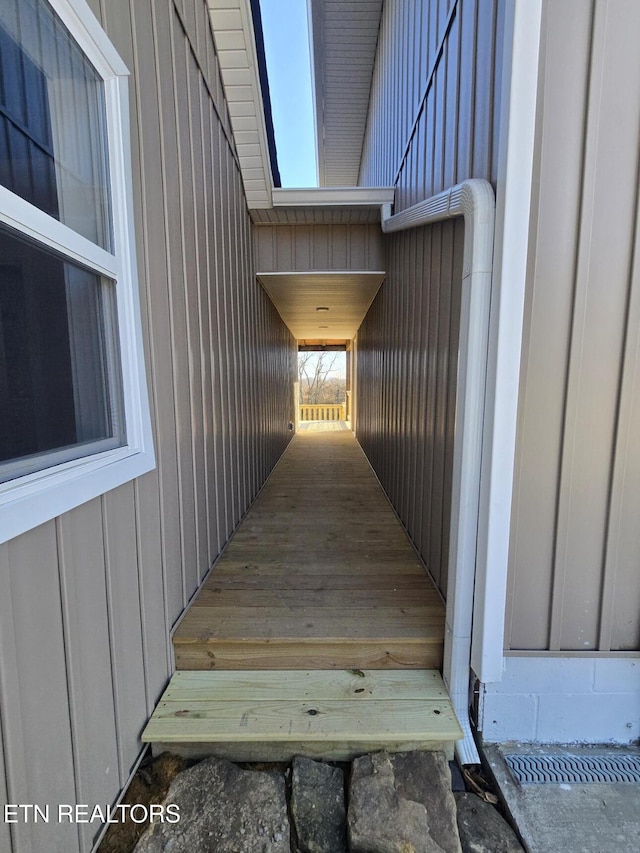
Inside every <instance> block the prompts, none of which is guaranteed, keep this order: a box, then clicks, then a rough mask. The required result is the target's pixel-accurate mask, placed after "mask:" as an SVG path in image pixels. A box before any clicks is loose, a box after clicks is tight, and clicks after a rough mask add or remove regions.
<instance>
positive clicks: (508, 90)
mask: <svg viewBox="0 0 640 853" xmlns="http://www.w3.org/2000/svg"><path fill="white" fill-rule="evenodd" d="M509 12H510V14H511V16H512V19H511V21H510V22H508V23H511V24H512V32H513V36H512V39H511V49H510V51H506V55H507V57H508V58H507V62H510V65H508V66H507V68H506V70H505V72H504V91H503V97H502V103H503V112H502V116H501V128H502V133H501V139H500V156H499V173H498V183H497V198H496V247H495V274H494V283H493V294H494V296H493V299H492V304H491V319H490V337H489V354H488V370H487V392H486V399H487V410H486V412H485V431H484V445H483V450H482V478H481V495H480V519H479V530H478V566H477V571H476V576H477V582H476V591H475V604H474V614H473V644H472V652H471V665H472V668H473V670H474V672H475V673H476V675H477V677H478V678H479V679H480V681H482V682H494V681H500V679H501V678H502V672H503V649H504V625H505V611H506V598H507V573H508V567H509V540H510V531H511V502H512V493H513V476H514V466H515V450H516V427H517V416H518V388H519V382H520V357H521V349H522V328H523V318H524V300H525V287H526V279H527V259H528V253H529V224H530V212H531V191H532V183H533V157H534V141H535V139H534V137H535V124H536V106H537V90H538V66H539V54H540V32H541V19H542V3H541V0H528V2H526V3H518V2H513V0H512V2H511V4H510V7H509ZM509 53H510V54H511V55H510V56H509Z"/></svg>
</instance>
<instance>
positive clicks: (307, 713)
mask: <svg viewBox="0 0 640 853" xmlns="http://www.w3.org/2000/svg"><path fill="white" fill-rule="evenodd" d="M461 736H462V732H461V730H460V727H459V725H458V722H457V720H456V718H455V714H454V713H453V710H452V708H451V703H450V702H449V699H448V696H447V692H446V690H445V688H444V685H443V683H442V679H441V677H440V674H439V673H437V672H425V671H421V672H415V671H411V670H408V671H407V670H405V671H391V672H384V671H376V670H356V671H344V672H328V671H327V670H322V671H315V672H314V671H305V672H281V671H270V672H265V671H251V672H247V673H237V672H214V673H210V672H176V673H175V675H174V676H173V678H172V679H171V682H170V684H169V686H168V687H167V689H166V691H165V693H164V695H163V696H162V699H161V700H160V702H159V704H158V707H157V708H156V711H155V712H154V715H153V717H152V719H151V720H150V722H149V724H148V726H147V728H146V730H145V731H144V733H143V736H142V739H143V741H145V742H152V743H154V751H155V752H156V753H158V752H161V751H163V750H164V749H169V750H171V751H172V752H178V753H181V754H184V755H189V756H193V757H197V756H201V755H206V754H209V753H212V752H213V753H214V754H216V755H218V756H220V757H228V758H231V759H232V760H234V761H270V760H277V761H289V760H291V758H293V756H295V755H310V756H320V757H323V758H333V759H338V760H347V759H350V758H353V757H354V756H356V755H360V754H362V753H363V752H370V751H374V750H378V749H390V750H404V749H424V750H428V749H438V750H444V751H445V752H447V753H448V754H449V755H451V752H452V747H453V742H454V741H455V740H457V739H458V738H459V737H461Z"/></svg>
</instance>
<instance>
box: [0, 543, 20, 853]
mask: <svg viewBox="0 0 640 853" xmlns="http://www.w3.org/2000/svg"><path fill="white" fill-rule="evenodd" d="M3 548H4V546H2V545H0V566H3V565H6V548H4V552H3ZM2 576H3V577H5V574H4V573H3V574H2ZM3 693H4V688H3V686H2V668H0V696H2V695H3ZM2 710H3V709H2V702H1V701H0V802H1V803H3V804H4V803H7V804H8V803H15V802H17V801H16V800H14V799H9V790H8V788H7V774H6V769H5V768H6V760H5V755H4V740H5V734H4V725H3V722H2ZM0 847H1V848H2V850H6V851H7V853H11V851H12V850H13V849H14V848H13V847H12V842H11V829H10V826H9V824H8V823H5V821H4V820H3V821H2V822H1V823H0Z"/></svg>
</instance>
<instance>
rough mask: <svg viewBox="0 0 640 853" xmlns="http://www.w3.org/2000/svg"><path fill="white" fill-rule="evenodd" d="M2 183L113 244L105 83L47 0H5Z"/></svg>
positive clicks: (0, 47) (0, 38)
mask: <svg viewBox="0 0 640 853" xmlns="http://www.w3.org/2000/svg"><path fill="white" fill-rule="evenodd" d="M0 184H2V185H3V186H5V187H7V188H8V189H10V190H11V191H12V192H14V193H16V194H17V195H19V196H21V197H22V198H24V199H26V200H27V201H29V202H31V204H34V205H35V206H36V207H38V208H40V210H43V211H44V212H45V213H48V214H49V215H50V216H53V217H55V218H56V219H59V220H60V221H61V222H63V223H64V224H65V225H68V226H69V227H70V228H72V229H73V230H74V231H77V232H78V233H79V234H81V235H82V236H83V237H86V238H87V239H89V240H91V241H92V242H94V243H97V244H98V245H99V246H101V247H102V248H104V249H107V250H108V251H111V243H112V239H111V219H110V200H109V175H108V158H107V133H106V113H105V103H104V83H103V81H102V79H101V78H100V76H99V75H98V74H97V72H96V70H95V69H94V68H93V66H92V65H91V63H90V62H89V61H88V60H87V58H86V57H85V56H84V54H83V53H82V51H81V50H80V48H79V47H78V45H77V43H76V42H75V40H74V39H73V38H72V36H71V35H70V33H69V32H68V30H67V29H66V27H65V26H64V25H63V24H62V22H61V21H60V19H59V18H58V16H57V15H56V14H55V12H54V11H53V10H52V9H51V7H50V6H49V4H48V3H46V2H45V0H2V2H0Z"/></svg>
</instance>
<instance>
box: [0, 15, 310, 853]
mask: <svg viewBox="0 0 640 853" xmlns="http://www.w3.org/2000/svg"><path fill="white" fill-rule="evenodd" d="M90 6H91V8H92V9H93V11H94V13H95V14H96V16H97V17H98V19H99V20H100V22H101V23H102V25H103V27H104V29H105V30H106V32H107V34H108V35H109V37H110V39H111V41H112V42H113V44H114V45H115V47H116V49H117V50H118V51H119V53H120V55H121V56H122V57H123V59H124V61H125V62H126V64H127V66H128V68H129V69H130V71H131V79H130V105H131V137H132V159H133V183H134V186H133V194H134V207H135V217H136V237H137V253H138V267H139V281H140V291H141V301H142V318H143V324H144V332H145V342H146V360H147V371H148V378H149V388H150V395H151V407H152V419H153V428H154V439H155V449H156V455H157V463H158V465H157V469H156V470H155V471H153V472H150V473H149V474H147V475H145V476H143V477H141V478H139V479H138V480H135V481H133V482H130V483H127V484H125V485H123V486H121V487H120V488H118V489H116V490H114V491H112V492H109V493H108V494H105V495H103V496H102V497H100V498H97V499H95V500H92V501H90V502H88V503H85V504H83V505H82V506H79V507H78V508H76V509H75V510H73V511H71V512H69V513H67V514H66V515H64V516H62V517H60V518H57V519H54V520H52V521H50V522H47V523H46V524H44V525H41V526H40V527H38V528H36V529H34V530H32V531H30V532H28V533H26V534H24V535H22V536H20V537H18V538H16V539H14V540H12V541H10V542H7V543H5V544H4V545H0V577H1V578H2V595H0V732H1V734H2V740H1V750H0V753H2V754H3V757H4V761H3V763H2V772H0V796H2V798H3V801H4V802H11V803H38V804H50V805H51V807H52V809H54V810H55V809H57V805H58V804H59V803H63V804H66V803H68V804H73V803H87V804H102V805H106V804H107V803H111V802H113V800H114V799H115V797H116V796H117V794H118V792H119V791H120V790H121V788H122V787H123V786H124V785H125V783H126V781H127V779H128V777H129V774H130V772H131V768H132V766H133V764H134V763H135V761H136V758H137V756H138V754H139V752H140V743H139V740H138V738H139V734H140V731H141V729H142V727H143V726H144V724H145V722H146V719H147V717H148V715H149V714H150V712H151V711H152V709H153V707H154V705H155V702H156V700H157V698H158V696H159V694H160V692H161V690H162V688H163V686H164V684H165V683H166V680H167V678H168V676H169V674H170V671H171V668H172V659H171V651H170V645H169V634H170V629H171V626H172V624H173V623H174V622H175V621H176V619H177V618H178V616H179V615H180V614H181V612H182V611H183V609H184V607H185V606H186V604H187V602H188V601H189V599H190V597H191V596H192V595H193V593H194V592H195V590H196V589H197V587H198V585H199V584H200V582H201V581H202V579H203V577H204V576H205V574H206V572H207V571H208V569H209V567H210V566H211V564H212V562H213V561H214V560H215V558H216V557H217V555H218V554H219V552H220V550H221V548H222V547H223V545H224V543H225V542H226V541H227V539H228V538H229V536H230V534H231V533H232V531H233V529H234V528H235V526H236V525H237V524H238V522H239V521H240V519H241V517H242V515H243V514H244V512H245V511H246V509H247V507H248V505H249V503H250V502H251V500H252V499H253V497H254V496H255V494H256V492H257V490H258V489H259V487H260V486H261V484H262V483H263V482H264V480H265V478H266V476H267V475H268V473H269V471H270V470H271V468H272V467H273V465H274V463H275V462H276V461H277V459H278V458H279V456H280V454H281V452H282V450H283V449H284V447H285V446H286V444H287V442H288V440H289V437H290V433H289V431H288V423H289V421H292V420H293V394H292V389H293V382H294V380H295V378H296V375H295V374H296V363H295V346H294V342H293V339H292V338H291V336H290V334H289V332H288V330H287V329H286V327H285V326H284V324H283V323H282V322H281V320H280V318H279V316H278V314H277V312H276V311H275V309H274V307H273V305H272V304H271V302H270V301H269V300H268V298H267V296H266V294H265V293H264V291H263V290H262V289H261V288H260V286H259V285H258V284H257V282H256V279H255V264H254V252H253V239H252V225H251V222H250V219H249V216H248V212H247V209H246V203H245V199H244V195H243V189H242V181H241V176H240V172H239V169H238V164H237V158H236V156H235V152H234V148H233V141H232V138H231V136H230V130H229V128H230V125H229V121H228V115H227V110H226V105H225V102H224V99H223V94H222V86H221V83H220V75H219V69H218V66H217V59H216V55H215V47H214V43H213V38H212V34H211V30H210V24H209V17H208V10H207V7H206V4H205V2H204V0H181V2H177V0H176V2H175V3H173V2H171V0H101V2H98V0H91V2H90ZM5 789H6V790H5ZM99 829H100V827H99V826H98V825H96V824H95V823H94V824H82V825H77V824H75V825H74V824H69V823H62V824H58V823H57V822H56V823H54V822H53V821H51V822H50V823H49V824H44V823H42V822H39V823H24V822H21V823H17V824H12V825H10V826H8V825H6V824H0V847H1V848H2V850H3V851H4V850H7V851H9V850H11V851H13V853H41V851H44V850H46V851H47V853H74V851H83V853H87V851H89V850H90V849H91V847H92V844H93V841H94V836H95V834H96V832H97V831H98V830H99Z"/></svg>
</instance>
